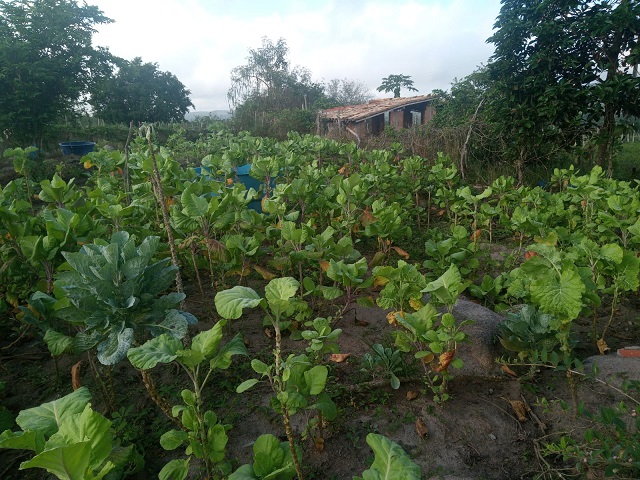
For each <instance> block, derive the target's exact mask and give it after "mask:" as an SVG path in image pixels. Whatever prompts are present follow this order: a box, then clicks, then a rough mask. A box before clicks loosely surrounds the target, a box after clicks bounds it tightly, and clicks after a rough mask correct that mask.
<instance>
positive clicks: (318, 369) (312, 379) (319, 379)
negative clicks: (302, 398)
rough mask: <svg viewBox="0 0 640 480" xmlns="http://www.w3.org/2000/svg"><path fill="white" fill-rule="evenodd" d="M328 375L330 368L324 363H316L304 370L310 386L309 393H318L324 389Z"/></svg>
mask: <svg viewBox="0 0 640 480" xmlns="http://www.w3.org/2000/svg"><path fill="white" fill-rule="evenodd" d="M328 375H329V370H328V369H327V367H325V366H324V365H316V366H315V367H313V368H311V369H309V370H307V371H306V372H304V379H305V381H306V384H307V386H308V387H309V395H318V394H319V393H320V392H322V390H324V387H325V385H326V384H327V376H328Z"/></svg>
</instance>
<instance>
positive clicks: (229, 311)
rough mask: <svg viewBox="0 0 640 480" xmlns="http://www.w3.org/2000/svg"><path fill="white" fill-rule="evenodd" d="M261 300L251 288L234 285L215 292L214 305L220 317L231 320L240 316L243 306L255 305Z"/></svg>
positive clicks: (251, 306)
mask: <svg viewBox="0 0 640 480" xmlns="http://www.w3.org/2000/svg"><path fill="white" fill-rule="evenodd" d="M261 300H262V299H261V298H260V296H259V295H258V294H257V293H256V292H255V291H254V290H253V289H251V288H249V287H243V286H241V285H236V286H235V287H233V288H230V289H228V290H223V291H222V292H218V293H216V297H215V305H216V310H217V311H218V314H219V315H220V316H221V317H223V318H227V319H230V320H233V319H236V318H240V317H241V316H242V310H243V309H244V308H253V307H257V306H258V304H259V303H260V301H261Z"/></svg>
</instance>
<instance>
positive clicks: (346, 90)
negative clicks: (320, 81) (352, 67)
mask: <svg viewBox="0 0 640 480" xmlns="http://www.w3.org/2000/svg"><path fill="white" fill-rule="evenodd" d="M324 93H325V95H326V96H327V98H328V99H329V100H330V101H332V102H334V103H335V104H336V105H361V104H363V103H367V102H368V101H369V100H373V98H374V95H373V93H372V92H370V91H369V89H368V87H367V86H366V85H365V84H364V83H363V82H360V81H358V80H350V79H348V78H342V79H339V78H334V79H332V80H329V81H328V82H327V84H326V85H325V87H324Z"/></svg>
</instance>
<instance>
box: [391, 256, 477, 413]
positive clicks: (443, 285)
mask: <svg viewBox="0 0 640 480" xmlns="http://www.w3.org/2000/svg"><path fill="white" fill-rule="evenodd" d="M467 285H468V283H466V282H463V281H462V278H461V276H460V272H459V271H458V268H457V267H456V266H455V265H451V267H450V268H449V270H447V271H446V272H445V273H444V274H443V275H442V276H440V277H439V278H438V279H436V280H434V281H433V282H430V283H429V284H427V285H426V286H425V288H424V289H423V290H422V292H427V293H429V294H430V299H429V303H427V304H426V305H424V306H423V307H421V308H420V309H418V310H417V311H416V312H413V313H409V312H397V313H396V315H395V320H396V322H397V324H398V326H399V327H401V329H400V330H397V331H395V332H394V337H395V344H396V346H398V348H399V349H400V350H402V351H403V352H411V351H413V352H415V353H414V356H415V358H417V359H419V360H420V362H421V364H422V367H423V370H424V373H425V382H426V384H427V386H428V387H429V389H430V390H431V391H432V392H433V394H434V401H436V402H437V403H442V402H445V401H447V400H449V398H450V395H449V393H447V382H448V381H449V380H450V379H451V378H453V376H452V375H451V374H450V373H449V370H448V369H449V366H451V367H453V368H462V365H463V362H462V359H461V358H454V357H455V354H456V351H457V348H458V343H460V342H462V341H464V340H465V339H466V334H465V333H464V332H463V331H462V327H464V326H465V325H467V324H469V323H470V321H468V320H465V321H462V322H456V319H455V317H454V316H453V306H454V305H455V304H456V302H457V299H458V296H459V295H460V293H462V291H463V290H464V289H465V288H466V286H467ZM435 305H444V306H445V307H446V309H447V311H446V312H444V313H442V312H439V311H438V310H436V307H435Z"/></svg>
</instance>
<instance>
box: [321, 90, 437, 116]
mask: <svg viewBox="0 0 640 480" xmlns="http://www.w3.org/2000/svg"><path fill="white" fill-rule="evenodd" d="M435 98H436V97H435V96H434V95H418V96H416V97H404V98H380V99H376V100H371V101H370V102H369V103H364V104H362V105H347V106H345V107H334V108H329V109H327V110H323V111H322V112H320V118H326V119H327V120H340V121H343V122H359V121H361V120H366V119H367V118H371V117H375V116H376V115H380V114H381V113H384V112H388V111H390V110H393V109H396V108H400V107H406V106H409V105H413V104H416V103H422V102H428V101H431V100H434V99H435Z"/></svg>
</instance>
